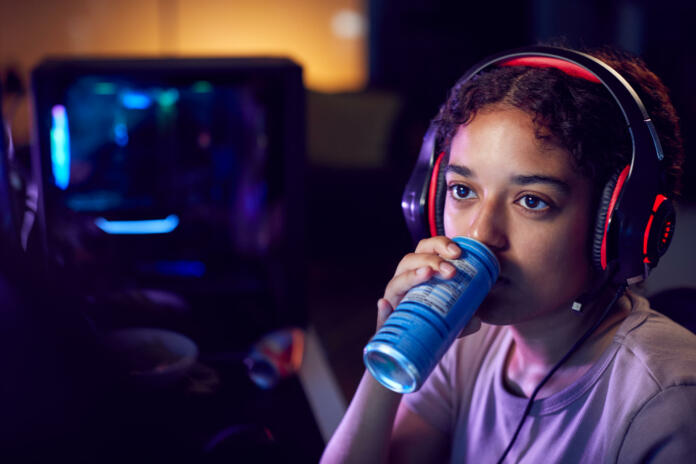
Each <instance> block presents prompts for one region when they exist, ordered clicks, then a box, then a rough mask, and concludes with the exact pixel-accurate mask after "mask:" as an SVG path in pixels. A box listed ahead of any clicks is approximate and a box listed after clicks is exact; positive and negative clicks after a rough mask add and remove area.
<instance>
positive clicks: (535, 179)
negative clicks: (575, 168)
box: [512, 174, 570, 194]
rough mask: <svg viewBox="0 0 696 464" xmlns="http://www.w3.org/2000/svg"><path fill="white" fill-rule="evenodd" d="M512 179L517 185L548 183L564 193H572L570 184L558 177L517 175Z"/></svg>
mask: <svg viewBox="0 0 696 464" xmlns="http://www.w3.org/2000/svg"><path fill="white" fill-rule="evenodd" d="M512 181H513V182H514V183H515V184H517V185H531V184H548V185H550V186H552V187H555V188H556V189H558V190H560V191H561V192H563V193H566V194H567V193H570V185H569V184H568V183H567V182H564V181H562V180H561V179H558V178H556V177H551V176H541V175H538V174H537V175H530V176H524V175H517V176H513V177H512Z"/></svg>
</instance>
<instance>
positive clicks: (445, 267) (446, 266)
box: [440, 263, 454, 274]
mask: <svg viewBox="0 0 696 464" xmlns="http://www.w3.org/2000/svg"><path fill="white" fill-rule="evenodd" d="M440 272H441V273H443V274H450V273H452V272H454V266H452V265H451V264H450V263H441V264H440Z"/></svg>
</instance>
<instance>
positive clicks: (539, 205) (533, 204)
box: [517, 195, 551, 212]
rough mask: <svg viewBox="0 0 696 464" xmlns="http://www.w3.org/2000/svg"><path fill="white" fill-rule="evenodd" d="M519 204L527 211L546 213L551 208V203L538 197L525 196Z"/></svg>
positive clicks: (518, 201)
mask: <svg viewBox="0 0 696 464" xmlns="http://www.w3.org/2000/svg"><path fill="white" fill-rule="evenodd" d="M517 203H518V204H519V205H520V206H522V207H523V208H525V209H528V210H531V211H537V212H541V211H546V210H547V209H549V208H550V207H551V205H550V204H549V203H547V202H546V201H544V200H542V199H541V198H539V197H537V196H536V195H524V196H523V197H522V198H520V199H519V200H517Z"/></svg>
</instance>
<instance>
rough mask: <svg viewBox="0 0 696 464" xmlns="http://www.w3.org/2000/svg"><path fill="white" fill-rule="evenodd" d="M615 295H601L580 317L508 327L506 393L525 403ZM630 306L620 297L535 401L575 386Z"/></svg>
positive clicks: (563, 314)
mask: <svg viewBox="0 0 696 464" xmlns="http://www.w3.org/2000/svg"><path fill="white" fill-rule="evenodd" d="M615 292H616V290H615V289H609V290H607V291H605V292H602V294H600V295H599V296H598V298H597V299H596V300H595V301H594V302H593V303H590V304H587V305H586V307H585V310H584V311H583V313H580V314H577V313H574V312H573V311H571V309H570V305H569V306H568V309H567V310H565V311H563V310H560V311H556V312H554V313H553V314H552V315H550V316H549V317H547V318H545V319H544V320H543V321H538V320H536V321H530V322H525V323H521V324H517V325H514V326H511V330H512V336H513V340H514V343H513V345H512V348H511V349H510V352H509V353H508V357H507V359H506V364H505V379H506V383H507V387H508V388H509V389H510V390H511V391H512V392H513V393H515V394H518V395H520V396H526V397H529V396H530V395H531V393H532V391H533V390H534V389H535V388H536V386H537V385H538V384H539V383H540V382H541V380H542V379H543V378H544V377H545V376H546V374H547V373H548V372H549V371H550V370H551V369H552V368H553V367H554V366H555V365H556V363H557V362H558V361H560V360H561V359H562V358H563V356H565V354H566V353H567V352H568V351H569V350H570V349H571V347H572V346H573V345H574V344H575V342H576V341H577V340H578V339H579V338H580V337H581V336H582V335H583V334H584V333H585V332H586V331H587V330H588V329H590V328H591V327H592V326H593V325H594V324H595V323H596V322H597V319H598V318H599V317H601V314H602V313H603V312H604V310H605V308H606V307H607V305H609V304H610V302H611V300H612V298H613V297H614V294H615ZM629 311H630V302H629V301H628V298H627V297H626V296H622V297H621V298H620V299H619V301H617V302H616V303H615V305H614V307H613V308H612V309H611V311H610V312H609V314H608V315H607V317H606V318H605V319H604V320H603V321H602V322H601V324H600V325H599V327H598V328H597V329H596V330H594V332H593V333H592V334H591V335H590V336H589V338H588V339H587V340H586V341H585V342H584V343H583V344H582V345H581V346H580V347H579V348H578V349H577V350H576V351H575V352H574V353H573V354H572V355H571V357H570V358H569V359H568V360H567V361H566V362H565V363H564V364H563V365H562V366H561V367H560V368H559V369H558V370H557V371H556V373H555V374H554V375H553V376H552V377H551V379H549V381H548V382H547V383H546V384H545V385H544V386H543V387H542V389H541V391H540V392H539V397H540V398H543V397H545V396H549V395H552V394H554V393H557V392H558V391H560V390H562V389H563V388H565V387H567V386H569V385H571V384H572V383H574V382H575V381H576V380H578V379H579V378H580V377H581V376H582V375H583V374H584V373H585V372H587V370H589V368H590V367H591V366H592V365H593V364H594V363H595V362H596V361H597V360H598V359H599V357H600V356H601V355H602V353H603V352H604V351H605V350H606V349H607V348H608V346H609V345H610V344H611V342H612V340H613V337H614V334H615V333H616V330H618V328H619V325H620V322H621V321H623V319H624V318H625V317H626V316H627V315H628V312H629Z"/></svg>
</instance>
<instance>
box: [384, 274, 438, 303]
mask: <svg viewBox="0 0 696 464" xmlns="http://www.w3.org/2000/svg"><path fill="white" fill-rule="evenodd" d="M448 264H449V263H448ZM434 274H435V270H433V269H432V268H431V267H430V266H422V267H419V268H417V269H412V270H409V271H406V272H402V273H401V274H399V275H396V276H394V277H393V278H392V280H390V281H389V283H388V284H387V288H386V289H385V290H384V298H385V299H386V300H387V301H388V302H389V304H391V306H392V308H396V306H397V305H398V304H399V302H400V301H401V300H402V299H403V297H404V295H405V294H406V292H408V291H409V290H410V289H411V288H413V287H415V286H416V285H418V284H421V283H423V282H426V281H427V280H428V279H430V278H431V277H432V276H433V275H434Z"/></svg>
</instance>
